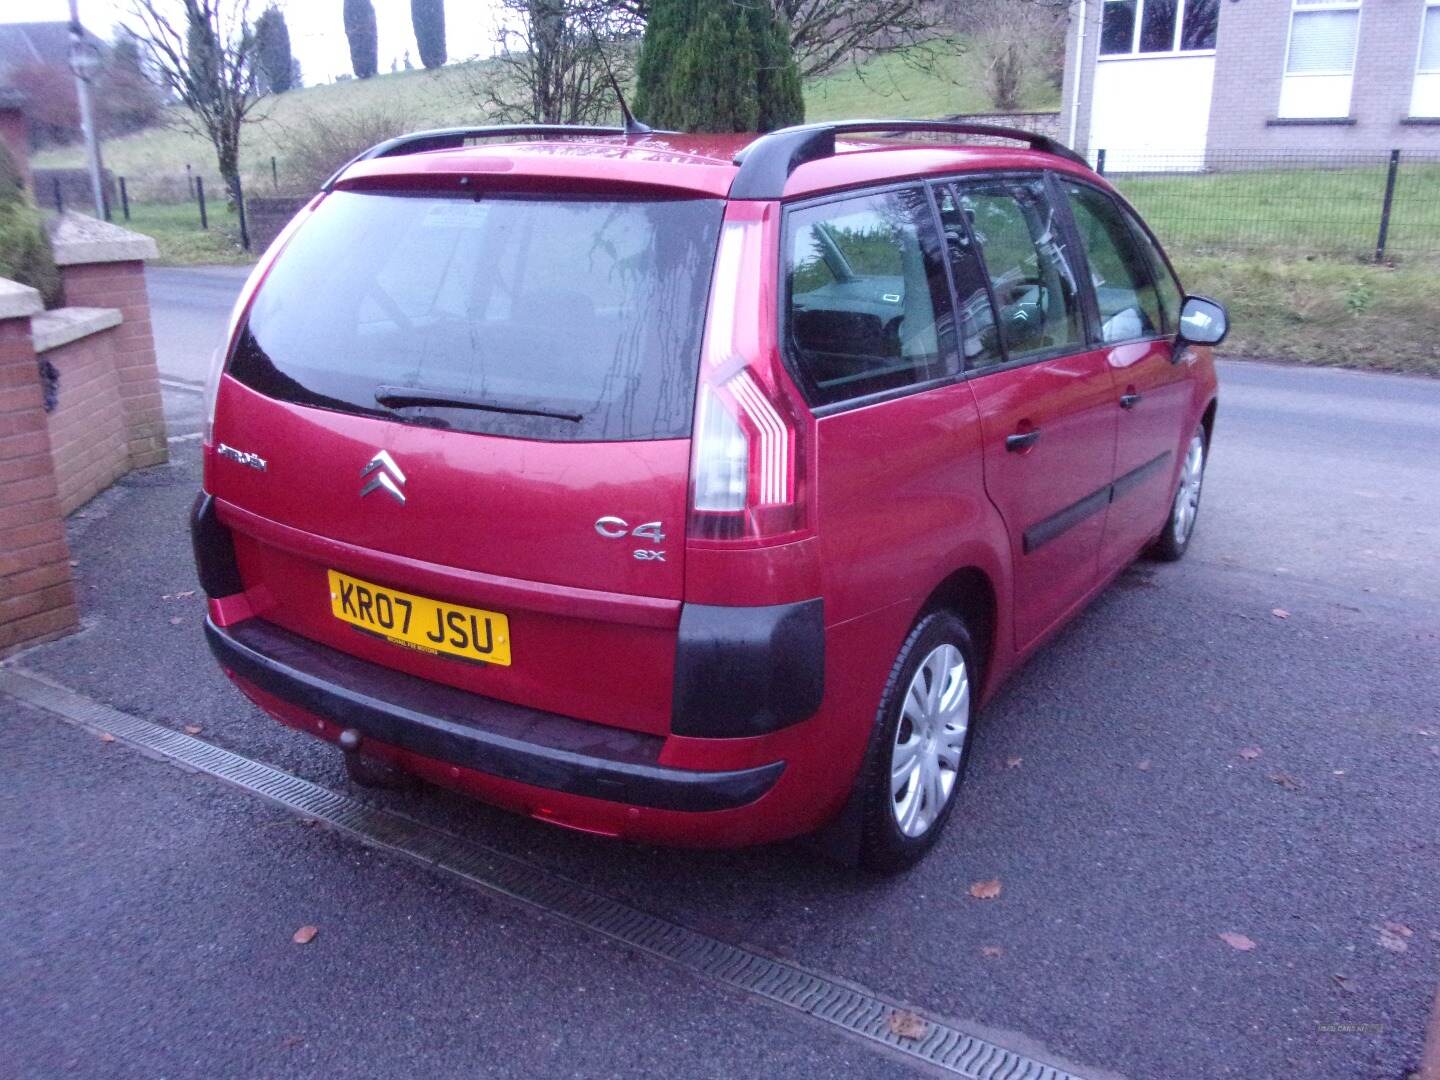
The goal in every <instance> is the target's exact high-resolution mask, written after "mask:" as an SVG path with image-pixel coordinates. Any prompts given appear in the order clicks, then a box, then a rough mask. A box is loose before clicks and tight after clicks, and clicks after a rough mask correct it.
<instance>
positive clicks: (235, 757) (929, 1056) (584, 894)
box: [0, 668, 1080, 1080]
mask: <svg viewBox="0 0 1440 1080" xmlns="http://www.w3.org/2000/svg"><path fill="white" fill-rule="evenodd" d="M0 693H4V694H8V695H10V696H11V697H13V698H15V699H17V700H19V701H22V702H24V703H25V704H27V705H31V706H33V707H35V708H38V709H42V710H44V711H46V712H49V713H51V714H53V715H55V716H57V717H59V718H61V719H64V720H68V721H71V722H74V723H78V724H83V725H86V726H88V727H92V728H96V729H99V730H101V731H106V732H109V733H110V734H112V735H114V736H115V737H116V738H117V739H123V740H124V741H125V742H127V743H130V744H133V745H134V746H136V747H139V748H141V749H144V750H148V751H150V752H152V753H155V754H159V755H162V756H163V757H165V758H167V759H169V760H170V761H172V762H174V763H176V764H178V765H183V766H186V767H188V768H191V769H195V770H198V771H201V772H205V773H209V774H210V775H212V776H215V777H218V778H219V779H221V780H225V781H228V782H229V783H231V784H234V785H236V786H237V787H240V788H242V789H243V790H245V791H248V792H251V793H253V794H256V795H260V796H263V797H264V798H267V799H270V800H272V801H273V802H277V803H279V804H280V805H282V806H285V807H288V808H289V809H291V810H294V811H295V812H297V813H299V814H303V815H305V816H306V817H312V818H315V819H317V820H320V821H323V822H325V823H326V824H328V825H331V826H332V827H334V828H336V829H340V830H343V831H345V832H348V833H351V834H353V835H354V836H356V837H358V838H360V839H361V840H364V841H365V842H367V843H371V844H375V845H377V846H379V847H383V848H386V849H389V850H391V851H394V852H397V853H399V854H402V855H406V856H409V857H410V858H412V859H417V860H419V861H420V862H422V863H425V864H427V865H429V866H433V867H436V868H438V869H440V870H442V871H444V872H446V873H449V874H452V875H455V876H456V877H460V878H463V879H464V880H466V881H467V882H470V883H471V884H473V885H478V886H480V887H481V888H483V889H485V890H488V891H490V892H493V893H499V894H501V895H503V896H506V897H509V898H510V899H513V900H518V901H520V902H521V903H524V904H528V905H530V906H532V907H535V908H538V909H540V910H542V911H544V912H547V913H549V914H551V915H556V916H559V917H560V918H563V919H566V920H568V921H570V922H572V923H574V924H576V925H578V926H581V927H584V928H585V929H587V930H591V931H594V932H595V933H599V934H604V935H605V936H607V937H610V938H613V939H615V940H617V941H620V942H623V943H625V944H626V945H629V946H631V947H632V948H635V949H639V950H641V951H643V952H647V953H650V954H652V955H654V956H657V957H660V958H662V959H664V960H668V961H670V962H671V963H674V964H678V965H680V966H681V967H684V968H687V969H689V970H691V971H694V972H698V973H699V974H701V975H704V976H705V977H707V978H709V979H713V980H714V981H716V982H719V983H723V984H725V985H727V986H730V987H734V988H736V989H739V990H744V991H747V992H749V993H752V994H756V995H758V996H760V997H763V998H767V999H769V1000H770V1001H773V1002H776V1003H778V1004H780V1005H785V1006H787V1007H789V1008H792V1009H796V1010H798V1011H800V1012H802V1013H805V1014H807V1015H810V1016H813V1017H815V1018H817V1019H819V1020H823V1021H825V1022H827V1023H829V1024H832V1025H834V1026H836V1027H839V1028H841V1029H843V1030H845V1031H847V1032H850V1033H851V1034H854V1035H859V1036H861V1037H863V1038H866V1039H869V1040H872V1041H874V1042H877V1043H883V1044H884V1045H886V1046H889V1047H891V1048H892V1049H893V1050H896V1051H898V1052H899V1053H901V1054H905V1055H907V1056H909V1057H911V1058H915V1059H918V1060H920V1061H924V1062H928V1063H929V1064H931V1065H938V1066H940V1067H941V1068H943V1069H945V1070H947V1071H949V1072H951V1073H954V1074H956V1075H958V1076H964V1077H970V1078H972V1080H1080V1078H1079V1077H1078V1076H1076V1075H1075V1074H1074V1073H1071V1072H1068V1071H1066V1070H1064V1069H1060V1068H1057V1067H1055V1066H1053V1065H1046V1064H1044V1063H1042V1062H1039V1061H1035V1060H1033V1059H1031V1058H1028V1057H1025V1056H1024V1055H1022V1054H1018V1053H1016V1052H1014V1051H1013V1050H1007V1049H1005V1048H1004V1047H1001V1046H997V1045H996V1044H994V1043H992V1042H989V1041H987V1040H985V1039H982V1038H978V1037H977V1036H974V1035H969V1034H967V1033H965V1032H964V1031H961V1030H960V1029H958V1028H955V1027H952V1026H950V1025H947V1024H943V1023H939V1022H937V1021H933V1020H929V1019H928V1018H927V1019H926V1021H925V1031H924V1032H923V1034H921V1036H920V1037H919V1038H902V1037H900V1036H899V1035H897V1034H896V1033H895V1031H894V1030H893V1026H900V1027H901V1028H902V1030H904V1029H906V1028H907V1027H909V1026H910V1025H908V1024H900V1025H892V1022H893V1021H894V1019H895V1017H896V1016H897V1014H901V1013H906V1012H907V1010H902V1009H901V1008H900V1007H899V1006H897V1005H894V1004H892V1003H891V1002H888V1001H885V1000H883V999H881V998H878V997H875V996H874V995H872V994H869V993H865V992H864V991H861V990H856V989H854V988H852V987H849V986H846V985H844V984H843V983H840V982H837V981H835V980H833V979H827V978H825V977H823V976H820V975H814V974H812V973H810V972H808V971H804V970H802V969H800V968H798V967H794V966H792V965H790V964H784V963H781V962H779V961H777V960H772V959H770V958H769V957H766V956H762V955H760V954H759V953H755V952H751V951H750V950H748V949H743V948H741V947H739V946H737V945H731V944H728V943H726V942H724V941H720V940H719V939H717V938H713V937H708V936H706V935H705V934H701V933H697V932H696V931H694V930H691V929H688V928H687V927H684V926H681V925H679V924H678V923H673V922H670V921H668V920H666V919H662V918H659V917H658V916H655V915H651V914H648V913H647V912H644V911H640V910H638V909H636V908H633V907H630V906H629V905H627V904H623V903H621V902H619V901H618V900H613V899H611V898H609V897H607V896H603V895H601V894H599V893H596V892H593V891H591V890H590V889H587V888H585V887H583V886H581V885H577V884H575V883H574V882H571V881H567V880H565V879H564V878H561V877H558V876H556V875H554V874H551V873H549V872H548V871H545V870H541V869H540V868H539V867H536V866H532V865H530V864H529V863H526V862H524V861H522V860H520V859H516V858H513V857H512V856H509V855H506V854H504V853H502V852H499V851H495V850H492V849H489V848H486V847H483V846H481V845H479V844H474V843H471V842H470V841H467V840H463V839H461V838H460V837H457V836H454V835H452V834H450V833H446V832H443V831H441V830H439V829H435V828H432V827H430V826H428V825H422V824H420V823H419V822H416V821H412V820H411V819H409V818H406V817H401V816H400V815H397V814H393V813H389V812H387V811H384V810H378V809H375V808H374V807H370V806H366V805H365V804H364V803H361V802H359V801H357V800H355V799H352V798H350V797H348V796H346V795H341V794H339V793H338V792H334V791H331V790H330V789H329V788H325V787H322V786H320V785H319V784H313V783H311V782H310V781H308V780H302V779H300V778H299V777H296V776H292V775H291V774H289V773H287V772H282V771H281V770H279V769H276V768H272V767H271V766H269V765H265V764H263V763H261V762H258V761H254V760H252V759H250V758H247V757H244V756H242V755H240V754H236V753H233V752H232V751H229V750H225V749H222V748H221V747H218V746H215V745H213V744H211V743H208V742H205V741H204V740H203V739H196V738H193V737H191V736H189V735H185V734H182V733H181V732H178V731H175V730H173V729H171V728H168V727H165V726H163V725H161V724H155V723H152V722H151V721H149V720H142V719H141V718H139V717H136V716H131V715H129V714H128V713H124V712H120V711H119V710H118V709H113V708H111V707H110V706H108V705H103V704H101V703H100V702H98V701H95V700H93V699H91V698H87V697H84V696H83V695H81V694H77V693H75V692H74V691H72V690H68V689H65V688H64V687H61V686H57V685H55V684H54V683H51V682H48V681H46V680H44V679H41V678H38V677H36V676H34V675H32V674H30V673H28V672H24V671H21V670H19V669H16V668H0Z"/></svg>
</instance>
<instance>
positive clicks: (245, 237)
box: [235, 179, 250, 251]
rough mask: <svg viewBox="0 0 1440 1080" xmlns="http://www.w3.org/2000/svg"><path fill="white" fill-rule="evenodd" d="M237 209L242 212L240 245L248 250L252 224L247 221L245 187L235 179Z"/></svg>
mask: <svg viewBox="0 0 1440 1080" xmlns="http://www.w3.org/2000/svg"><path fill="white" fill-rule="evenodd" d="M235 191H236V196H235V209H236V210H237V211H238V212H239V214H240V246H241V247H242V248H244V249H245V250H246V251H249V250H250V226H249V224H248V223H247V222H246V221H245V189H244V188H243V187H242V186H241V183H240V181H239V180H238V179H237V180H236V181H235Z"/></svg>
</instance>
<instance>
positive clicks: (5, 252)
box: [0, 144, 60, 307]
mask: <svg viewBox="0 0 1440 1080" xmlns="http://www.w3.org/2000/svg"><path fill="white" fill-rule="evenodd" d="M0 277H4V278H9V279H10V280H11V281H18V282H20V284H22V285H29V286H30V287H31V288H33V289H39V290H40V295H41V296H43V297H44V298H45V304H46V306H47V307H53V306H55V305H56V304H58V303H59V302H60V271H59V270H58V269H57V268H56V266H55V256H54V254H53V253H52V252H51V250H50V238H49V237H48V236H46V235H45V225H44V222H43V221H42V219H41V217H40V212H39V211H38V210H36V209H35V205H34V204H33V203H32V202H31V201H30V197H29V196H28V195H27V194H26V192H25V187H24V184H23V183H22V182H21V179H20V169H19V166H17V165H16V163H15V159H14V158H13V157H11V156H10V151H9V150H8V149H7V148H6V147H5V146H4V144H0Z"/></svg>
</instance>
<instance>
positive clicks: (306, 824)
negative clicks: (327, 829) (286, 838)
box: [296, 817, 316, 829]
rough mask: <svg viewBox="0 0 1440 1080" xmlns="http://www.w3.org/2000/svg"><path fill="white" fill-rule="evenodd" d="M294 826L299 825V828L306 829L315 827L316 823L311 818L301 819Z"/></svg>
mask: <svg viewBox="0 0 1440 1080" xmlns="http://www.w3.org/2000/svg"><path fill="white" fill-rule="evenodd" d="M296 824H297V825H299V826H300V827H301V828H305V829H308V828H310V827H312V826H313V825H315V824H316V821H315V819H314V818H313V817H302V818H301V819H300V820H299V821H298V822H296Z"/></svg>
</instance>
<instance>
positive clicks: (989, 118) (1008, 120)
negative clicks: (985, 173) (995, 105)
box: [949, 109, 1062, 139]
mask: <svg viewBox="0 0 1440 1080" xmlns="http://www.w3.org/2000/svg"><path fill="white" fill-rule="evenodd" d="M949 119H951V120H963V121H966V122H967V123H975V124H994V125H996V126H997V127H1012V128H1019V129H1020V130H1021V131H1033V132H1034V133H1035V134H1036V135H1045V136H1047V137H1049V138H1051V139H1059V138H1060V137H1061V135H1062V132H1061V129H1060V113H1059V111H1058V110H1054V109H1052V110H1048V111H1046V112H1009V113H1003V112H990V113H961V114H959V115H958V116H951V117H949Z"/></svg>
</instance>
